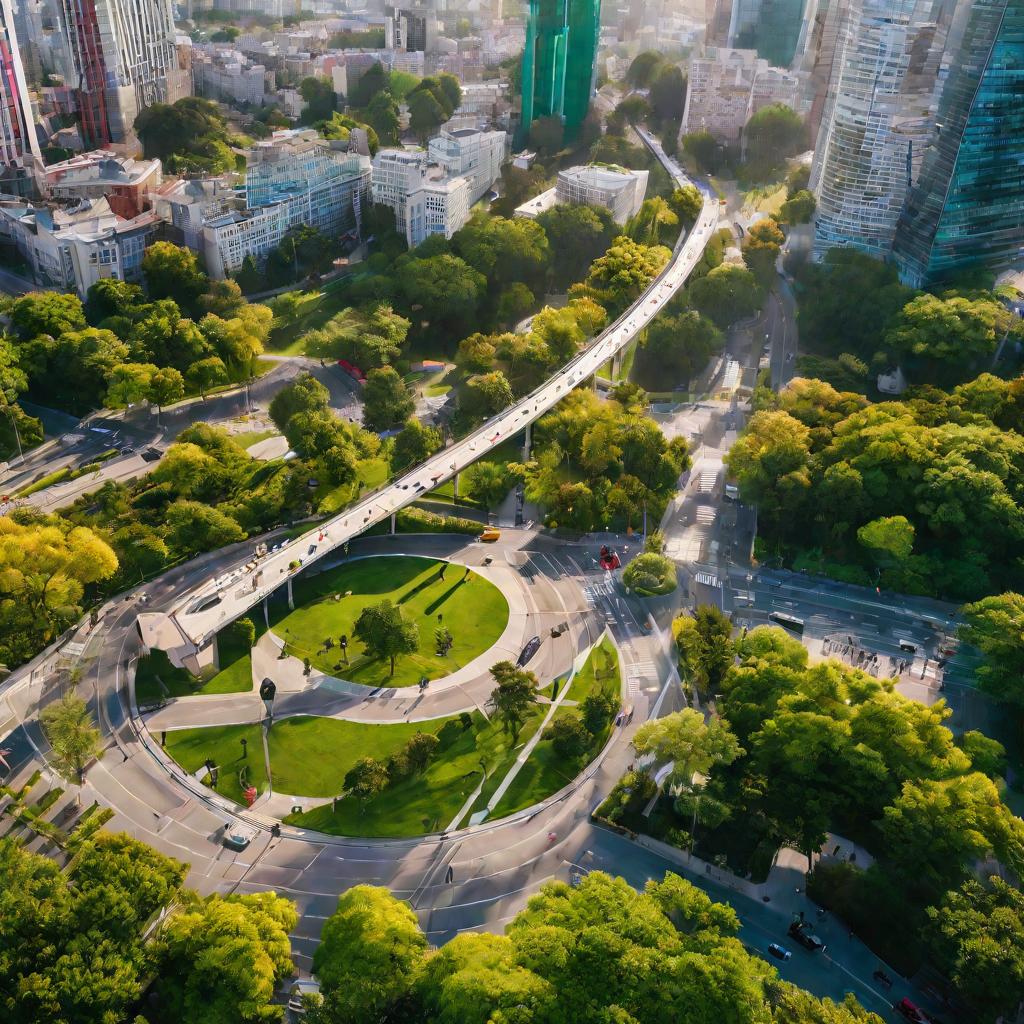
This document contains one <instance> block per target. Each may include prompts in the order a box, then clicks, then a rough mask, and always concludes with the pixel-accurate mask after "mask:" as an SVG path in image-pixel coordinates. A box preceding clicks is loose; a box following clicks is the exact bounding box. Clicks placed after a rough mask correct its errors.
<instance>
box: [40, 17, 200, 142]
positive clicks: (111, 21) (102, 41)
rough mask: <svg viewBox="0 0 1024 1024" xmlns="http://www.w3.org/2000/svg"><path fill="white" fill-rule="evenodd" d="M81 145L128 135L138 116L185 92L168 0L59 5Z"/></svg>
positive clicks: (185, 80)
mask: <svg viewBox="0 0 1024 1024" xmlns="http://www.w3.org/2000/svg"><path fill="white" fill-rule="evenodd" d="M60 6H61V19H60V20H61V29H62V31H63V33H64V45H65V48H66V50H67V52H68V54H69V55H70V65H71V67H72V68H73V69H74V75H75V78H76V79H77V80H76V81H75V82H72V83H69V84H73V85H74V86H75V88H76V90H77V101H78V110H79V114H80V124H81V130H82V135H83V137H84V139H85V142H86V145H87V146H102V145H104V144H105V143H108V142H119V141H121V140H123V139H125V138H126V137H130V136H131V134H132V126H133V124H134V122H135V118H136V116H137V115H138V114H139V112H140V111H141V110H143V109H145V108H146V107H147V106H149V105H150V104H152V103H155V102H158V101H159V102H164V103H173V102H174V101H175V100H177V99H180V98H181V97H182V96H187V95H188V94H189V93H190V92H191V89H190V82H189V75H188V72H187V71H185V70H182V69H181V68H179V65H178V53H177V49H176V47H175V43H174V17H173V13H172V10H171V2H170V0H60Z"/></svg>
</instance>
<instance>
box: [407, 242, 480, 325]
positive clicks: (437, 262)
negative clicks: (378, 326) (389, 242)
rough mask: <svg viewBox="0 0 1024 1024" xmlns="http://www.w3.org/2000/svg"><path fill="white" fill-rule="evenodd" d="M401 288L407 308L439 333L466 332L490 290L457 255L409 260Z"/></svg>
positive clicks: (478, 275) (477, 274)
mask: <svg viewBox="0 0 1024 1024" xmlns="http://www.w3.org/2000/svg"><path fill="white" fill-rule="evenodd" d="M399 286H400V288H401V291H402V294H403V296H404V298H405V302H406V304H407V306H408V307H409V308H410V309H411V307H413V306H418V307H419V313H418V315H419V316H420V317H421V318H422V319H423V320H426V321H428V322H429V323H430V324H431V326H432V327H433V328H434V330H435V331H436V332H437V333H438V334H443V333H447V332H451V333H453V334H456V335H462V334H464V333H465V329H466V328H467V327H469V326H470V325H471V324H472V322H473V319H474V318H475V316H476V314H477V310H478V306H479V303H480V301H481V299H482V298H483V296H484V294H485V292H486V290H487V280H486V278H485V277H484V276H483V274H480V273H479V272H477V271H476V270H474V269H473V268H472V267H470V266H469V265H468V264H467V263H466V262H465V261H464V260H461V259H459V257H458V256H450V255H446V254H445V255H440V256H431V257H427V258H425V259H415V258H414V259H410V260H409V261H408V262H406V263H404V264H403V265H402V267H401V277H400V282H399Z"/></svg>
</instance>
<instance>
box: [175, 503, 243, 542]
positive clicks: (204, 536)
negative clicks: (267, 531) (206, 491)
mask: <svg viewBox="0 0 1024 1024" xmlns="http://www.w3.org/2000/svg"><path fill="white" fill-rule="evenodd" d="M165 517H166V518H165V521H166V524H167V539H168V541H170V544H171V547H172V548H173V549H174V550H175V551H176V552H177V553H178V554H181V555H197V554H199V553H200V552H201V551H211V550H212V549H214V548H221V547H225V546H226V545H228V544H234V543H235V542H236V541H240V540H244V539H245V530H243V529H242V527H241V526H239V525H238V523H237V522H236V521H235V520H234V519H232V518H231V517H230V516H228V515H226V514H225V513H224V512H222V511H221V510H220V509H218V508H211V507H210V506H209V505H204V504H202V503H201V502H198V501H176V502H174V504H172V505H169V506H168V507H167V512H166V513H165Z"/></svg>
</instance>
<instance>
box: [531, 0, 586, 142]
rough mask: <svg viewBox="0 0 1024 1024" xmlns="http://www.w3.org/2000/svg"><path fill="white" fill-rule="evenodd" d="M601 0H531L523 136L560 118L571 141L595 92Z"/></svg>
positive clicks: (584, 116) (567, 137) (566, 136)
mask: <svg viewBox="0 0 1024 1024" xmlns="http://www.w3.org/2000/svg"><path fill="white" fill-rule="evenodd" d="M600 23H601V0H530V9H529V13H528V15H527V19H526V47H525V49H524V51H523V71H522V76H523V113H522V128H521V133H520V134H521V138H520V139H519V140H518V141H519V142H520V143H524V142H525V141H526V139H527V137H528V135H529V131H530V125H531V124H533V122H534V121H535V120H537V119H538V118H541V117H560V118H561V119H562V123H563V124H564V125H565V138H566V139H567V140H571V139H574V138H575V137H576V135H577V133H578V132H579V129H580V125H582V124H583V120H584V118H586V116H587V110H588V109H589V107H590V97H591V95H592V94H593V91H594V80H595V70H594V58H595V57H596V55H597V41H598V36H599V34H600Z"/></svg>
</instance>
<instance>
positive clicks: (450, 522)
mask: <svg viewBox="0 0 1024 1024" xmlns="http://www.w3.org/2000/svg"><path fill="white" fill-rule="evenodd" d="M395 522H396V525H397V527H398V529H399V530H400V531H401V532H403V533H468V534H470V535H471V536H474V537H478V536H479V535H480V534H481V533H483V532H484V526H483V524H482V523H478V522H476V521H475V520H473V519H464V518H462V517H461V516H439V515H438V514H437V513H436V512H429V511H428V510H427V509H425V508H403V509H401V510H399V512H398V515H397V516H396V520H395Z"/></svg>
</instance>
